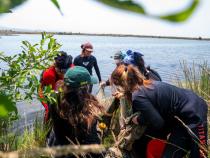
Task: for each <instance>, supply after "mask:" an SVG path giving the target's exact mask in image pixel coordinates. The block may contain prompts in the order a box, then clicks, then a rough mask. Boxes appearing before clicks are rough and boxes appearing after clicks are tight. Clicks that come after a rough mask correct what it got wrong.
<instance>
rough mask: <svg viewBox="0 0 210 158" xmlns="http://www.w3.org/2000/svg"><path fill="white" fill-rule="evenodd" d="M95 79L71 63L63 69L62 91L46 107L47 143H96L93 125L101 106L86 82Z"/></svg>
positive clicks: (97, 138)
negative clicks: (52, 102)
mask: <svg viewBox="0 0 210 158" xmlns="http://www.w3.org/2000/svg"><path fill="white" fill-rule="evenodd" d="M96 82H97V80H96V79H95V78H93V77H92V76H91V75H90V74H89V72H88V70H87V69H85V68H84V67H81V66H74V67H72V68H69V69H68V70H67V72H66V74H65V76H64V86H63V92H61V93H59V94H58V102H57V105H51V108H50V117H51V119H52V130H51V131H50V134H49V137H48V139H47V144H48V146H57V145H67V144H72V145H75V144H77V145H79V144H80V145H84V144H100V139H99V136H98V131H97V128H96V127H97V117H98V115H99V114H100V113H101V112H102V111H103V108H102V106H100V105H99V102H98V101H97V100H96V98H95V97H94V96H93V95H92V94H90V93H89V92H88V88H89V85H90V84H95V83H96ZM89 155H91V157H97V158H98V157H100V155H94V154H89ZM86 156H87V157H88V155H86ZM72 157H74V156H69V157H68V158H72Z"/></svg>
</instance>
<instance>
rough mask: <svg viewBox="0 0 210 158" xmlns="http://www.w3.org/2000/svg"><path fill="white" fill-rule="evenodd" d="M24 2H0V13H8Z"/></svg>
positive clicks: (10, 0) (0, 0) (19, 0)
mask: <svg viewBox="0 0 210 158" xmlns="http://www.w3.org/2000/svg"><path fill="white" fill-rule="evenodd" d="M25 1H26V0H0V13H10V12H11V10H10V9H12V8H15V7H16V6H19V5H21V4H22V3H23V2H25Z"/></svg>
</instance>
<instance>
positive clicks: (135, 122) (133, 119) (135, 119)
mask: <svg viewBox="0 0 210 158" xmlns="http://www.w3.org/2000/svg"><path fill="white" fill-rule="evenodd" d="M132 122H133V123H134V124H135V125H138V124H139V122H138V116H135V117H133V118H132Z"/></svg>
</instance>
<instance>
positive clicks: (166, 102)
mask: <svg viewBox="0 0 210 158" xmlns="http://www.w3.org/2000/svg"><path fill="white" fill-rule="evenodd" d="M132 103H133V106H132V107H133V111H134V112H136V111H140V112H141V113H142V115H141V116H140V117H139V118H138V122H139V124H147V125H148V128H153V129H158V130H159V129H162V128H172V127H173V126H175V124H176V123H177V121H176V119H175V118H174V116H178V117H179V118H180V119H181V120H182V121H183V122H184V123H185V124H186V125H188V126H189V127H190V128H194V127H196V126H197V125H198V124H200V123H203V122H206V119H207V104H206V103H205V101H204V100H203V99H201V98H200V97H199V96H197V95H196V94H195V93H193V92H192V91H190V90H186V89H181V88H178V87H175V86H172V85H169V84H167V83H164V82H158V81H154V82H153V84H152V85H151V86H150V87H149V88H146V87H144V86H142V87H141V88H140V89H139V90H138V91H135V92H134V93H133V95H132Z"/></svg>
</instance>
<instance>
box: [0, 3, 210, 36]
mask: <svg viewBox="0 0 210 158" xmlns="http://www.w3.org/2000/svg"><path fill="white" fill-rule="evenodd" d="M135 1H136V2H138V3H140V4H142V5H143V6H144V8H145V9H146V11H147V12H149V13H150V14H155V15H162V14H166V13H170V12H172V11H178V10H181V9H183V8H185V7H187V6H188V4H189V3H190V2H191V0H135ZM200 1H201V3H200V5H199V7H198V8H197V9H196V11H195V12H194V13H193V15H192V16H191V17H190V19H188V20H187V21H185V22H182V23H172V22H168V21H163V20H159V19H154V18H149V17H145V16H142V15H140V14H136V13H131V12H128V11H122V10H119V9H113V8H111V7H109V6H106V5H103V4H101V3H98V2H96V1H94V0H58V2H59V4H60V6H61V10H62V12H63V15H61V14H60V13H59V11H58V9H57V8H56V7H55V6H54V5H53V4H52V3H51V2H50V0H28V1H27V2H26V3H24V4H23V5H21V6H20V7H17V8H15V9H12V11H13V13H8V14H2V15H1V16H0V28H3V27H6V28H13V29H14V28H18V29H26V30H39V31H60V32H73V33H78V32H80V33H105V34H133V35H153V36H177V37H205V38H210V29H209V28H210V9H209V6H210V0H200Z"/></svg>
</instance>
